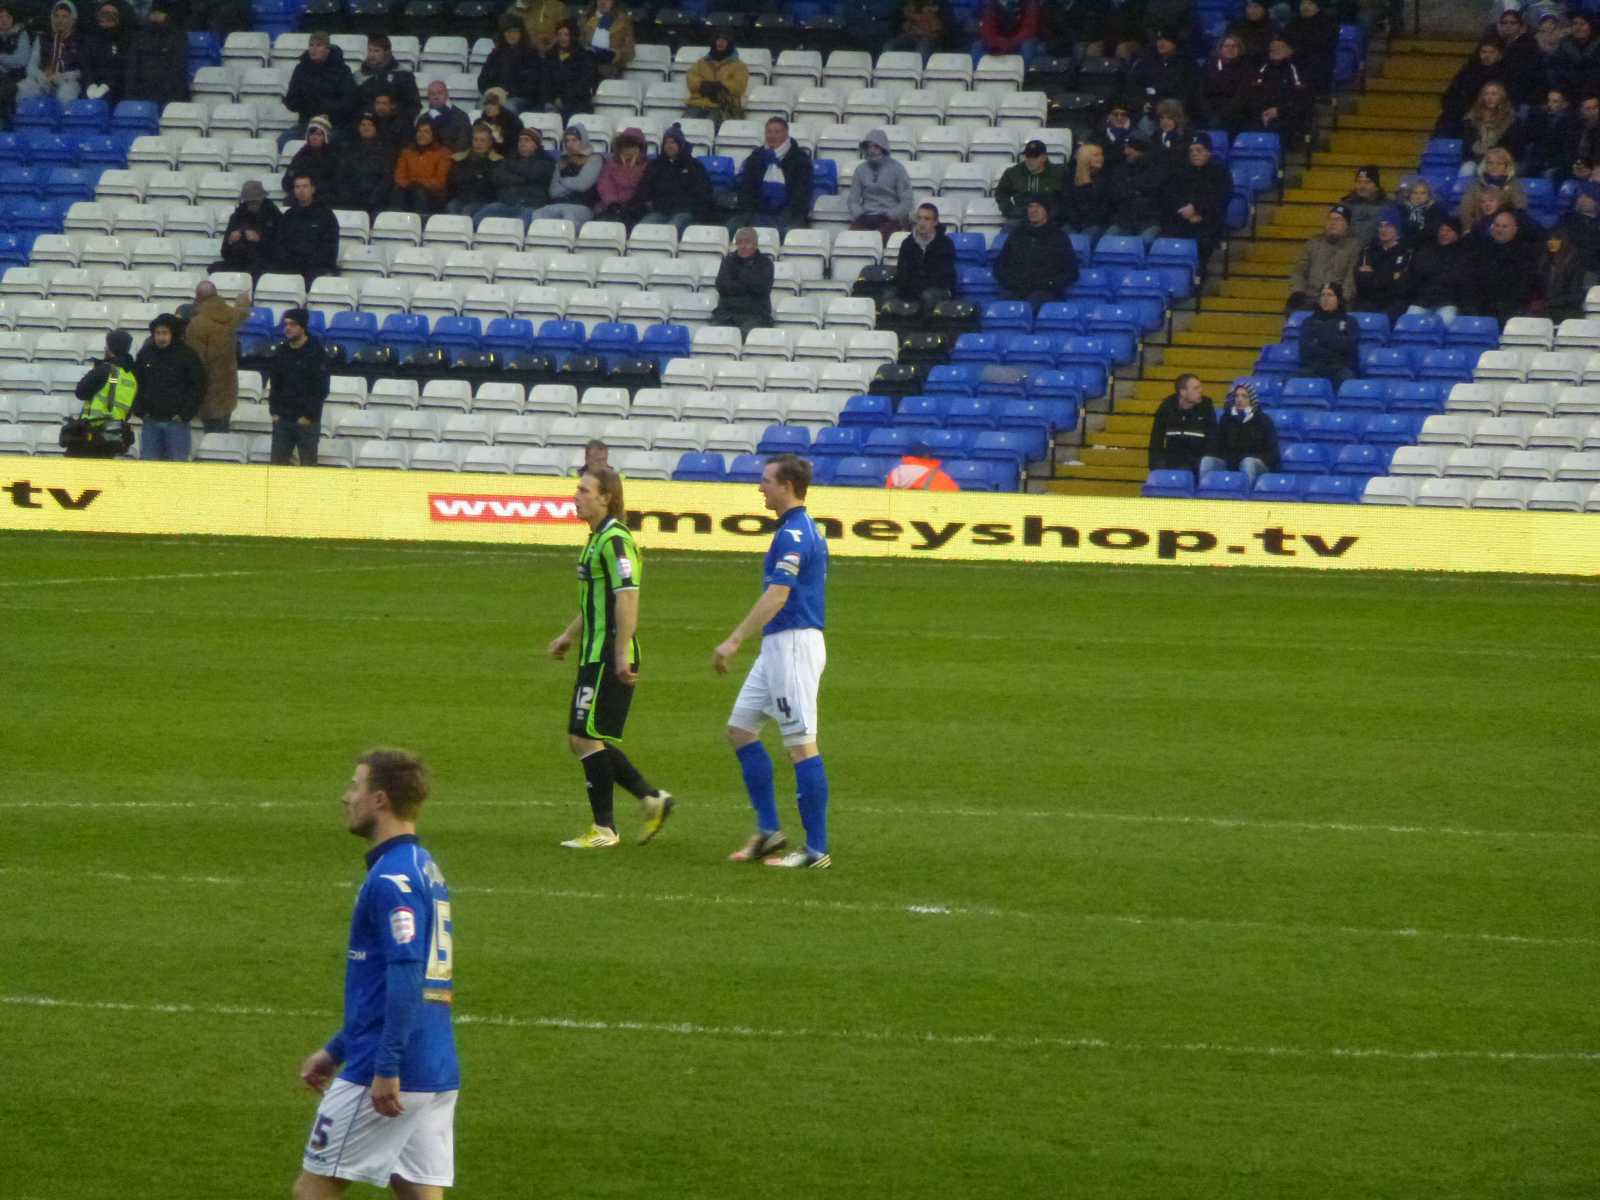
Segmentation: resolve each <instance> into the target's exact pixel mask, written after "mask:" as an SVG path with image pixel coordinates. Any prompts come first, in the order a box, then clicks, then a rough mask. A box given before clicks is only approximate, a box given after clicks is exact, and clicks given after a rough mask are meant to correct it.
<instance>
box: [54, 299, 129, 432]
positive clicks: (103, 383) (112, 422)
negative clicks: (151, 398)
mask: <svg viewBox="0 0 1600 1200" xmlns="http://www.w3.org/2000/svg"><path fill="white" fill-rule="evenodd" d="M132 349H133V335H132V334H130V333H129V332H128V331H127V330H125V329H113V330H112V331H111V332H110V333H108V334H106V350H105V354H104V356H103V357H101V358H100V359H99V361H97V362H96V363H95V364H94V365H93V366H91V367H90V368H89V370H88V371H86V372H85V373H84V376H83V378H82V379H80V380H78V385H77V387H76V388H74V389H73V394H74V395H76V396H77V397H78V400H79V401H80V402H81V403H82V404H83V409H82V411H81V412H80V414H79V417H78V419H77V420H76V421H72V422H68V423H67V424H66V425H64V426H63V427H62V430H61V447H62V449H63V450H65V451H66V454H67V457H68V458H115V457H116V456H117V455H119V454H122V453H124V452H125V451H127V450H128V449H130V448H131V447H132V446H133V430H132V429H131V428H129V426H128V419H129V417H130V416H131V415H132V407H133V404H134V403H135V402H136V400H137V396H136V394H135V393H136V392H137V391H138V386H139V385H138V383H137V382H136V381H135V380H134V378H133V359H132V358H130V357H129V356H128V352H129V351H130V350H132ZM113 429H115V430H117V431H119V432H118V433H117V434H116V435H115V436H113V435H112V434H111V430H113Z"/></svg>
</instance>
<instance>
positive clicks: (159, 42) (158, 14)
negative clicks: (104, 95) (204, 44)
mask: <svg viewBox="0 0 1600 1200" xmlns="http://www.w3.org/2000/svg"><path fill="white" fill-rule="evenodd" d="M173 7H174V4H173V0H155V2H154V3H153V4H151V5H150V15H149V17H147V18H146V20H145V24H144V25H143V26H142V27H140V29H139V31H138V32H137V33H135V34H134V35H133V41H132V44H130V45H129V47H128V81H127V84H126V85H125V86H124V87H123V89H122V94H123V96H124V97H125V98H126V99H129V100H149V101H152V102H154V103H156V104H169V103H172V102H174V101H182V100H187V99H188V98H189V35H188V34H186V33H185V32H184V31H183V30H182V29H180V28H179V27H178V26H177V25H176V24H174V23H173V21H172V10H173Z"/></svg>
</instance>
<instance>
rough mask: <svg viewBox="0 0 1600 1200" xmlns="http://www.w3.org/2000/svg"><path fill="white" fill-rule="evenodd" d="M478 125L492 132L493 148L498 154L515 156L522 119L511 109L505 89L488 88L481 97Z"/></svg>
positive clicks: (509, 98) (509, 99)
mask: <svg viewBox="0 0 1600 1200" xmlns="http://www.w3.org/2000/svg"><path fill="white" fill-rule="evenodd" d="M477 123H478V124H479V125H487V126H488V127H489V128H490V129H491V130H493V131H494V148H495V151H496V152H497V153H499V154H515V153H516V152H517V138H518V136H519V135H520V134H521V133H522V118H521V117H519V116H517V114H516V111H515V110H514V109H513V108H512V107H511V97H510V96H508V95H507V94H506V90H505V88H497V87H494V88H490V89H489V91H488V92H487V93H486V94H485V95H484V97H483V111H482V112H481V113H479V114H478V122H477Z"/></svg>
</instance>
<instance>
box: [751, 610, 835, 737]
mask: <svg viewBox="0 0 1600 1200" xmlns="http://www.w3.org/2000/svg"><path fill="white" fill-rule="evenodd" d="M827 665H828V648H827V646H825V645H824V644H823V641H822V630H820V629H785V630H783V631H782V632H781V633H774V634H769V635H768V636H766V637H764V638H762V639H761V653H759V654H758V655H756V661H755V663H754V664H753V665H752V666H751V668H750V674H748V675H746V676H745V678H744V686H743V687H741V688H740V689H739V698H738V699H737V700H735V701H734V702H733V712H732V713H731V714H730V715H729V717H728V724H729V725H732V726H733V727H734V728H735V729H748V730H749V731H750V732H751V733H759V732H760V731H761V724H762V722H763V721H764V720H765V719H766V718H767V717H771V718H772V719H773V720H774V721H776V722H777V723H778V732H780V733H781V734H783V744H784V745H785V746H804V745H806V744H807V743H808V742H814V741H816V740H817V689H818V688H820V687H821V686H822V669H823V668H824V667H825V666H827Z"/></svg>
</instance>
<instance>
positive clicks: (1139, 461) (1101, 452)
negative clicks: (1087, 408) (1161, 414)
mask: <svg viewBox="0 0 1600 1200" xmlns="http://www.w3.org/2000/svg"><path fill="white" fill-rule="evenodd" d="M1145 441H1146V447H1148V444H1149V437H1148V435H1147V436H1146V439H1145ZM1148 455H1149V450H1148V448H1145V449H1141V448H1139V447H1137V446H1087V447H1085V448H1084V449H1083V450H1081V451H1079V453H1078V460H1079V461H1080V462H1081V463H1083V465H1084V466H1086V467H1096V468H1101V469H1103V468H1105V467H1134V468H1143V469H1144V470H1146V471H1148V470H1149V469H1150V468H1149V462H1150V459H1149V457H1148ZM1140 478H1141V479H1142V478H1144V476H1142V475H1141V476H1140Z"/></svg>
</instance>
